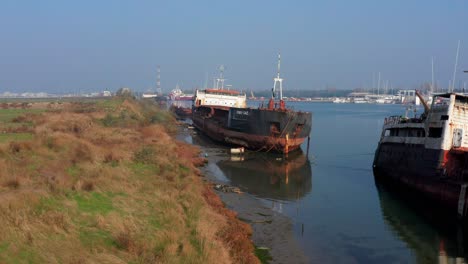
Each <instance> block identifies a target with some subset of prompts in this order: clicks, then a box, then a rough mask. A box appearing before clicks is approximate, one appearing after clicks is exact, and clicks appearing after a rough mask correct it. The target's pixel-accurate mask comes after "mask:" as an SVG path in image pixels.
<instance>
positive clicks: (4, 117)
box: [0, 98, 258, 263]
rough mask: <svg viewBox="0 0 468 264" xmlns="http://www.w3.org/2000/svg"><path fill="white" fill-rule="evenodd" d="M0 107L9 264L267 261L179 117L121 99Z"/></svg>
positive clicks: (3, 257) (1, 240)
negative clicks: (178, 127) (204, 171)
mask: <svg viewBox="0 0 468 264" xmlns="http://www.w3.org/2000/svg"><path fill="white" fill-rule="evenodd" d="M23 107H24V108H25V109H21V108H14V109H5V108H9V106H8V105H2V108H3V109H0V225H1V227H2V228H0V263H4V262H6V263H257V262H258V259H257V258H256V257H255V256H254V255H253V252H254V248H253V246H252V244H251V242H250V240H249V235H250V233H251V230H250V227H249V226H248V225H246V224H244V223H242V222H240V221H239V220H237V219H236V217H235V214H234V213H233V212H231V211H228V210H227V209H225V208H224V207H223V205H222V202H221V201H220V200H219V198H218V197H217V196H216V195H215V194H214V193H213V192H212V191H211V189H210V188H209V187H207V186H206V185H205V184H204V183H203V181H202V179H201V178H200V177H199V171H198V169H197V168H196V166H197V165H200V164H202V163H203V160H202V159H201V158H199V157H198V150H197V149H196V148H195V147H193V146H190V145H187V144H184V143H181V142H177V141H176V140H175V139H174V138H173V137H172V136H171V133H174V132H175V120H174V119H173V117H172V116H171V115H170V114H169V113H167V112H165V111H162V110H159V109H158V108H156V107H155V106H153V105H151V104H149V103H140V102H135V101H133V100H131V99H118V98H114V99H110V100H101V101H97V102H87V103H70V102H67V103H63V104H59V103H44V102H41V103H36V104H34V103H33V104H32V105H31V104H30V105H28V106H24V105H23Z"/></svg>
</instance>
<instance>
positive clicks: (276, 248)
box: [178, 125, 309, 263]
mask: <svg viewBox="0 0 468 264" xmlns="http://www.w3.org/2000/svg"><path fill="white" fill-rule="evenodd" d="M178 139H179V140H183V141H185V142H188V143H192V144H194V145H197V146H199V147H200V149H201V151H202V155H203V156H204V157H205V158H207V160H208V163H207V164H206V166H204V167H203V168H201V171H202V174H203V175H204V177H205V179H206V180H207V181H208V182H210V183H213V184H222V185H229V180H228V179H227V178H225V177H224V175H223V173H222V171H220V169H219V167H218V166H217V162H219V161H221V160H225V159H227V158H229V156H228V154H227V148H225V147H223V146H220V145H216V144H214V143H213V142H210V140H208V139H207V138H205V137H204V136H202V135H199V134H198V133H197V132H196V131H194V130H192V129H188V128H187V126H186V125H185V126H183V128H182V129H181V131H180V133H179V135H178ZM240 190H241V191H242V193H240V194H239V193H235V192H223V191H220V190H216V189H214V191H215V193H216V194H217V195H219V197H220V198H221V200H222V201H223V202H224V203H225V205H226V207H227V208H229V209H231V210H233V211H235V212H237V214H238V218H239V219H241V220H242V221H245V222H246V223H248V224H250V225H251V227H252V230H253V235H252V241H253V243H254V244H255V246H257V247H263V248H268V250H269V253H270V255H271V257H272V260H271V261H270V263H309V258H308V257H307V256H306V255H305V253H304V251H303V250H302V249H301V247H300V246H299V244H298V243H297V241H296V240H295V238H294V233H293V224H292V222H291V219H289V218H288V217H287V216H285V215H282V214H281V213H279V212H276V211H275V210H273V208H272V207H269V206H268V205H267V204H266V203H265V202H264V201H263V200H261V199H259V198H257V197H255V196H254V195H252V194H250V193H249V192H248V190H245V189H243V188H241V189H240Z"/></svg>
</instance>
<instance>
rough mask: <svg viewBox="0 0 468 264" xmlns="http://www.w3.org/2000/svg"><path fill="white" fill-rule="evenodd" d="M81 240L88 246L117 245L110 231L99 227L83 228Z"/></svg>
mask: <svg viewBox="0 0 468 264" xmlns="http://www.w3.org/2000/svg"><path fill="white" fill-rule="evenodd" d="M80 242H81V244H82V245H83V246H86V247H88V248H96V247H98V246H100V245H103V246H106V247H115V246H117V245H116V244H115V241H114V239H113V238H112V235H111V233H110V232H109V231H106V230H101V229H97V228H81V229H80Z"/></svg>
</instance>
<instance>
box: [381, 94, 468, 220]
mask: <svg viewBox="0 0 468 264" xmlns="http://www.w3.org/2000/svg"><path fill="white" fill-rule="evenodd" d="M417 95H418V96H419V97H420V98H421V99H422V96H420V94H419V93H417ZM432 99H433V100H432V104H431V106H430V107H429V106H428V105H427V104H426V103H425V102H424V100H423V99H422V101H423V104H424V113H423V114H422V115H421V116H420V117H415V118H406V117H400V116H392V117H388V118H386V119H385V121H384V125H383V130H382V134H381V137H380V141H379V144H378V147H377V150H376V152H375V157H374V163H373V169H374V175H375V178H376V181H381V182H388V183H392V184H397V185H399V186H401V187H402V188H401V190H403V189H405V190H410V191H416V192H415V193H418V194H420V195H421V196H422V197H426V198H429V199H430V200H432V201H435V202H436V204H437V205H439V206H440V207H441V208H443V209H446V211H447V212H449V214H453V215H455V214H458V215H459V216H461V217H465V216H466V215H467V207H468V198H467V186H468V96H466V95H463V94H457V93H446V94H438V95H434V96H433V97H432Z"/></svg>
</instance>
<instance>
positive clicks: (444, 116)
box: [440, 115, 449, 120]
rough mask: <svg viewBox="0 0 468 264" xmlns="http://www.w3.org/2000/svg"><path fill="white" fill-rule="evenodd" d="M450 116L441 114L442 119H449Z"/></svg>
mask: <svg viewBox="0 0 468 264" xmlns="http://www.w3.org/2000/svg"><path fill="white" fill-rule="evenodd" d="M448 119H449V116H448V115H441V116H440V120H448Z"/></svg>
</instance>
